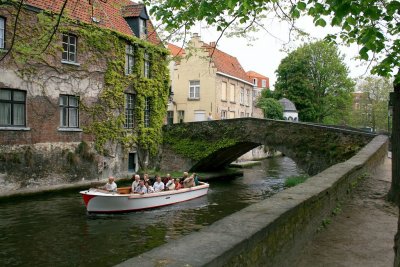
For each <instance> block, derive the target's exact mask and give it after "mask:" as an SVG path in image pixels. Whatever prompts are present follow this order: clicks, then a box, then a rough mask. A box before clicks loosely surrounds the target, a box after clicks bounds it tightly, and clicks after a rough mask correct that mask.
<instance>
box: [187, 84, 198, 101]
mask: <svg viewBox="0 0 400 267" xmlns="http://www.w3.org/2000/svg"><path fill="white" fill-rule="evenodd" d="M189 99H200V81H190V86H189Z"/></svg>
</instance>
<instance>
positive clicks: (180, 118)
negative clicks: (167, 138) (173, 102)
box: [178, 110, 185, 123]
mask: <svg viewBox="0 0 400 267" xmlns="http://www.w3.org/2000/svg"><path fill="white" fill-rule="evenodd" d="M182 122H185V111H184V110H178V123H182Z"/></svg>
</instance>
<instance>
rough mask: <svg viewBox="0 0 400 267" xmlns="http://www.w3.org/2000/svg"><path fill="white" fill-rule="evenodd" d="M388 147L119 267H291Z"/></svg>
mask: <svg viewBox="0 0 400 267" xmlns="http://www.w3.org/2000/svg"><path fill="white" fill-rule="evenodd" d="M387 142H388V139H387V137H385V136H377V137H375V138H374V139H373V140H372V141H371V142H370V143H369V144H368V145H367V146H365V147H364V148H363V149H362V150H361V151H360V152H358V153H357V154H356V155H355V156H353V157H352V158H351V159H349V160H348V161H346V162H343V163H339V164H336V165H334V166H331V167H330V168H328V169H326V170H325V171H323V172H321V173H319V174H317V175H315V176H313V177H311V178H309V179H308V180H307V181H306V182H305V183H303V184H301V185H298V186H296V187H293V188H290V189H287V190H284V191H282V192H280V193H278V194H276V195H274V196H272V197H271V198H268V199H266V200H263V201H261V202H259V203H257V204H254V205H251V206H249V207H247V208H245V209H243V210H241V211H239V212H237V213H234V214H232V215H230V216H228V217H225V218H224V219H222V220H220V221H217V222H216V223H214V224H212V225H211V226H209V227H206V228H204V229H202V230H201V231H198V232H195V233H193V234H190V235H188V236H185V237H183V238H181V239H179V240H175V241H172V242H169V243H167V244H165V245H163V246H160V247H158V248H155V249H153V250H151V251H149V252H146V253H144V254H141V255H139V256H137V257H134V258H131V259H129V260H127V261H125V262H123V263H121V264H119V265H118V266H121V267H122V266H136V265H137V266H143V267H148V266H161V265H162V266H290V265H289V263H290V261H291V259H293V257H296V256H297V254H296V253H297V252H298V251H299V248H301V247H302V246H303V245H304V244H305V243H306V242H307V241H308V240H309V239H311V237H312V235H313V234H314V233H315V232H316V230H317V228H318V227H319V226H320V225H321V222H322V220H323V219H324V218H327V217H328V216H329V215H330V214H331V212H332V210H333V209H334V208H335V206H336V205H337V203H338V202H339V201H343V200H344V199H346V198H347V197H349V196H350V195H351V192H352V190H353V188H354V187H355V186H356V185H357V183H358V181H359V179H362V177H363V176H364V175H365V174H367V173H369V172H371V171H373V169H374V168H375V167H376V166H377V165H378V164H380V163H381V162H382V161H383V159H384V157H386V155H387Z"/></svg>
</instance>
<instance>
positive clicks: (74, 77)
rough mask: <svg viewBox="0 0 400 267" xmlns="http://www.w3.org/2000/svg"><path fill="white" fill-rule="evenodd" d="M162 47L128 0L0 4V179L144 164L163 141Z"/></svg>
mask: <svg viewBox="0 0 400 267" xmlns="http://www.w3.org/2000/svg"><path fill="white" fill-rule="evenodd" d="M61 11H63V15H62V16H59V15H58V14H60V13H61ZM16 21H17V23H15V22H16ZM58 21H59V22H58ZM55 25H57V27H56V30H54V28H55ZM14 33H16V34H15V35H14ZM167 53H168V52H167V50H166V49H164V48H163V47H162V46H160V40H159V38H158V36H157V33H156V32H155V30H154V28H153V26H152V23H151V21H150V20H149V17H148V15H147V10H146V7H145V6H144V5H142V4H135V3H133V2H131V1H129V0H123V1H120V0H108V1H95V2H93V1H69V2H66V6H64V7H63V1H51V0H43V1H34V0H26V1H24V4H23V6H22V8H21V10H20V12H18V5H17V4H15V3H14V2H13V1H10V2H9V3H7V4H3V5H2V6H1V7H0V59H2V58H3V57H4V59H2V60H1V61H0V150H1V151H0V180H1V179H3V180H4V181H10V180H14V181H16V177H18V179H19V180H18V182H19V185H20V186H21V187H24V186H29V185H30V184H57V183H66V182H67V183H68V182H74V181H78V180H81V179H98V178H103V177H107V176H108V175H118V176H119V175H124V174H127V173H132V172H135V171H137V170H138V169H139V166H141V167H143V166H144V167H145V166H146V164H147V163H148V162H149V157H150V156H151V155H152V154H156V151H155V150H156V147H157V144H156V143H157V141H160V140H161V136H160V135H161V126H162V123H163V118H164V114H165V112H166V101H167V98H168V79H169V78H168V68H167V66H166V56H167Z"/></svg>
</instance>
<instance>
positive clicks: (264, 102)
mask: <svg viewBox="0 0 400 267" xmlns="http://www.w3.org/2000/svg"><path fill="white" fill-rule="evenodd" d="M264 91H265V90H264ZM257 107H258V108H261V109H262V110H263V112H264V118H268V119H274V120H283V107H282V105H281V103H279V101H278V100H276V99H273V98H264V97H263V96H262V95H261V97H260V98H259V99H258V100H257Z"/></svg>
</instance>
